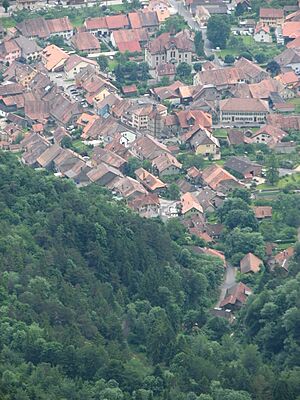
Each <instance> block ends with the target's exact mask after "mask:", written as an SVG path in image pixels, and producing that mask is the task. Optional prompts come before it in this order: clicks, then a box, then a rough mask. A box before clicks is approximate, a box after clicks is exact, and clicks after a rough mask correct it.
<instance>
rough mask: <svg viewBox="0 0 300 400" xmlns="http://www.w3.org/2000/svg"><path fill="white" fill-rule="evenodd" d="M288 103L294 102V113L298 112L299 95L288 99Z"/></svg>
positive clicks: (299, 105) (299, 104) (299, 107)
mask: <svg viewBox="0 0 300 400" xmlns="http://www.w3.org/2000/svg"><path fill="white" fill-rule="evenodd" d="M289 103H292V104H294V106H295V112H296V113H300V98H299V97H297V98H295V99H290V100H289Z"/></svg>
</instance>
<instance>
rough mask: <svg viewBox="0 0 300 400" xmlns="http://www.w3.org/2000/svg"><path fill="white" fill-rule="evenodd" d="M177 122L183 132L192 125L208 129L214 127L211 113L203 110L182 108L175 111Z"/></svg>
mask: <svg viewBox="0 0 300 400" xmlns="http://www.w3.org/2000/svg"><path fill="white" fill-rule="evenodd" d="M175 115H176V118H177V123H178V125H179V126H180V128H181V130H182V131H183V132H185V131H188V130H190V129H191V128H192V127H194V126H195V127H199V126H201V127H203V128H205V129H207V130H211V128H212V117H211V115H210V114H209V113H207V112H204V111H202V110H192V109H190V110H181V111H177V112H176V113H175Z"/></svg>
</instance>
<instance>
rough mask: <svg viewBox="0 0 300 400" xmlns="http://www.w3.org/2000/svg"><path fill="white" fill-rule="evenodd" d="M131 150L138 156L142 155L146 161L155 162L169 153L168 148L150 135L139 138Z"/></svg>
mask: <svg viewBox="0 0 300 400" xmlns="http://www.w3.org/2000/svg"><path fill="white" fill-rule="evenodd" d="M131 150H132V151H133V152H134V153H137V154H138V155H142V157H143V158H144V159H148V160H153V159H154V158H156V157H158V156H159V155H160V154H163V153H166V152H168V148H167V146H165V145H164V144H162V143H160V142H158V141H157V140H156V139H154V138H153V137H151V136H150V135H145V136H141V137H139V138H137V139H136V140H135V141H134V142H133V143H132V145H131Z"/></svg>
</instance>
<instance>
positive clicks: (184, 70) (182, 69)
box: [176, 62, 192, 82]
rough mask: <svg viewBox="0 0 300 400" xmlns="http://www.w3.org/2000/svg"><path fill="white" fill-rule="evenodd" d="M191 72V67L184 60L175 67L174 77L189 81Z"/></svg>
mask: <svg viewBox="0 0 300 400" xmlns="http://www.w3.org/2000/svg"><path fill="white" fill-rule="evenodd" d="M191 72H192V67H191V66H190V65H189V64H188V63H186V62H182V63H180V64H178V65H177V67H176V77H177V79H179V80H181V81H183V82H189V81H190V80H191V78H192V77H191Z"/></svg>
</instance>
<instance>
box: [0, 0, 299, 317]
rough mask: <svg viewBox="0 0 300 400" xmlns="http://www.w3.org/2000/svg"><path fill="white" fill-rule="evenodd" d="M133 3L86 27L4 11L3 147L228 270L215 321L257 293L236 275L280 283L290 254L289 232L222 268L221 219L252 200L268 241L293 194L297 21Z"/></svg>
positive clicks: (283, 13)
mask: <svg viewBox="0 0 300 400" xmlns="http://www.w3.org/2000/svg"><path fill="white" fill-rule="evenodd" d="M107 3H108V4H109V2H107ZM133 3H134V2H132V3H130V6H128V4H127V2H126V4H125V3H124V2H123V3H121V5H120V6H118V5H114V6H111V8H110V6H109V5H107V4H106V5H104V6H102V8H101V5H100V6H99V5H96V6H95V5H93V4H92V7H94V8H95V7H96V8H97V9H99V10H100V11H99V14H102V15H99V16H94V17H93V16H88V17H86V18H85V19H84V21H83V23H82V25H80V26H77V25H76V26H74V24H72V22H71V18H69V17H68V16H62V17H58V18H48V17H47V14H45V13H47V12H48V11H49V10H50V11H51V10H55V9H56V8H57V7H63V5H62V4H63V3H61V5H60V6H58V5H55V4H54V5H53V4H52V5H51V2H50V4H48V3H47V5H45V3H43V2H39V1H36V0H17V1H16V3H15V4H13V3H12V4H10V7H11V8H12V9H13V10H14V11H13V12H11V13H10V14H8V16H7V18H8V19H7V21H13V19H12V18H14V16H16V22H17V23H16V24H13V26H7V25H9V24H5V21H6V20H5V17H3V18H2V19H1V26H0V37H1V39H0V40H1V43H0V62H1V75H0V77H1V81H2V82H1V86H0V146H1V149H3V150H5V151H11V152H14V153H17V154H18V155H19V157H20V159H21V160H22V162H23V163H24V164H25V165H27V166H30V167H32V168H36V169H38V170H41V171H43V170H48V171H51V172H52V173H53V174H55V175H56V176H59V177H61V178H62V179H70V180H72V181H74V183H75V184H76V185H77V186H79V187H83V186H86V185H89V184H91V183H95V184H97V185H100V186H101V187H103V188H104V189H107V190H108V191H110V192H111V193H112V194H113V196H114V198H115V199H117V200H119V201H125V202H126V203H127V204H128V206H129V207H130V208H131V209H132V210H134V211H135V212H137V213H138V214H140V215H141V216H142V217H145V218H161V219H162V220H163V221H168V220H170V219H172V218H178V219H179V221H180V223H181V224H182V225H183V226H184V227H185V229H186V230H187V231H188V233H189V235H191V237H193V238H196V239H197V240H198V242H199V246H196V248H195V249H194V250H195V251H197V252H200V253H201V254H206V255H210V256H214V257H217V258H219V259H221V260H222V263H223V265H224V268H225V269H226V268H229V269H231V272H232V268H234V271H235V272H234V273H233V281H230V282H229V283H228V282H227V286H225V287H224V288H225V289H224V293H223V299H222V301H220V304H219V308H218V309H217V310H216V312H220V313H222V312H223V313H224V311H225V310H232V309H234V308H239V307H240V306H241V305H242V304H243V303H244V302H245V301H246V299H247V295H248V294H250V293H251V288H250V287H249V286H247V285H246V284H245V283H243V282H239V283H235V280H234V279H235V274H236V270H237V269H238V270H239V272H238V273H239V274H242V275H244V274H245V275H251V274H256V273H259V271H260V269H261V268H265V267H268V268H270V269H271V270H272V269H274V268H275V267H280V268H282V269H283V270H284V271H286V272H287V271H288V264H289V260H290V259H291V257H292V256H293V254H294V248H293V244H294V243H295V242H296V241H297V230H296V227H295V229H294V230H289V231H288V229H286V235H284V234H283V235H282V236H280V238H279V239H278V238H277V239H276V240H274V241H272V240H271V238H270V239H268V240H267V239H265V245H266V247H265V253H264V255H263V256H261V257H259V254H257V253H256V254H255V252H251V251H248V252H246V254H241V255H240V257H235V258H234V257H231V259H230V260H228V259H227V258H226V257H225V255H224V251H223V250H222V245H220V238H222V232H223V231H224V224H223V223H221V222H220V218H219V219H218V218H217V215H218V210H220V209H221V208H222V206H223V205H224V202H226V201H227V200H228V199H232V198H233V197H234V196H236V197H238V198H239V197H240V196H242V194H243V193H244V194H245V193H248V194H249V199H250V200H249V204H250V205H249V212H250V211H251V212H252V213H253V215H254V217H255V221H256V223H257V224H258V225H257V226H259V228H257V229H258V230H260V232H262V229H263V228H261V226H265V227H268V226H269V227H270V224H271V222H270V221H272V218H273V215H272V214H273V211H272V201H274V198H276V196H278V195H280V193H281V192H285V193H288V192H291V193H293V192H295V191H297V190H300V175H299V172H300V168H299V165H300V157H299V142H300V136H299V129H300V113H299V111H300V79H299V76H300V8H299V6H298V5H295V6H287V7H285V8H284V9H282V8H280V9H279V8H270V7H269V8H260V9H259V10H258V13H257V18H256V17H255V15H254V16H253V15H252V14H253V11H252V9H251V0H232V1H231V2H228V1H227V2H225V1H222V0H207V1H204V0H186V1H185V2H184V4H182V3H181V4H180V5H178V3H176V2H175V1H173V0H172V1H171V0H170V2H169V1H168V0H150V1H149V2H143V3H140V2H137V4H133ZM80 4H81V3H80V2H77V1H74V3H73V2H68V3H67V5H68V6H69V7H72V6H74V7H77V6H78V7H80ZM50 6H51V7H52V8H51V7H50ZM82 6H87V4H83V5H82ZM47 7H49V8H47ZM94 8H91V9H94ZM45 9H46V11H45ZM62 9H63V10H64V11H66V10H67V8H62ZM41 10H42V11H43V10H44V11H43V12H42V13H41V14H38V13H39V12H40V11H41ZM75 10H77V9H75ZM78 10H81V8H78ZM84 10H87V11H86V12H88V10H89V8H88V7H86V8H84ZM78 12H79V11H78ZM20 13H21V14H20ZM26 13H27V14H26ZM31 13H37V16H36V17H33V16H32V15H31V16H29V15H30V14H31ZM43 13H44V14H45V16H42V15H44V14H43ZM20 15H21V16H22V18H19V19H20V21H19V22H18V20H17V18H18V17H20ZM24 15H25V16H26V15H28V18H25V17H24ZM92 15H93V14H92ZM237 15H238V17H237ZM249 15H250V16H251V15H252V18H249V17H248V16H249ZM222 16H226V18H229V20H230V21H232V23H231V26H230V29H229V30H230V32H228V40H227V44H226V45H224V46H222V45H220V46H216V45H214V43H210V42H209V40H208V38H207V36H208V35H209V32H212V28H210V26H209V24H210V22H209V21H210V20H213V19H214V18H216V21H217V20H218V18H223V17H222ZM5 25H6V26H5ZM217 40H218V39H216V42H217ZM241 43H243V46H242V47H241V48H240V50H239V45H240V44H241ZM247 44H248V46H250V47H249V48H247ZM222 47H223V48H222ZM232 49H233V50H232ZM251 49H252V50H251ZM253 49H254V50H253ZM261 224H262V225H261ZM263 224H265V225H263ZM267 224H269V225H267ZM233 227H234V226H233ZM227 228H228V227H227ZM266 236H267V234H266ZM275 236H276V235H275ZM242 253H243V252H242ZM233 259H235V260H236V262H235V263H233ZM229 261H230V262H229ZM236 267H238V268H236ZM250 281H251V279H250Z"/></svg>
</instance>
